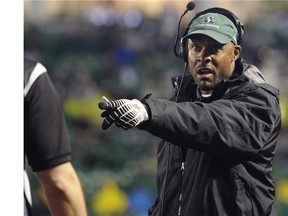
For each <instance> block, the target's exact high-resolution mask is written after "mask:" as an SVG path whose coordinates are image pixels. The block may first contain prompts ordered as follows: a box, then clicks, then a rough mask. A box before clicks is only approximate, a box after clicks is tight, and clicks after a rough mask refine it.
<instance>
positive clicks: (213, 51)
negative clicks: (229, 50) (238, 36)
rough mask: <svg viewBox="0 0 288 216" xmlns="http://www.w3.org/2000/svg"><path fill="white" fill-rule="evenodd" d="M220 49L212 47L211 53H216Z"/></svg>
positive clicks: (219, 47)
mask: <svg viewBox="0 0 288 216" xmlns="http://www.w3.org/2000/svg"><path fill="white" fill-rule="evenodd" d="M221 49H222V47H221V46H213V47H211V49H210V50H211V53H218V52H219V51H220V50H221Z"/></svg>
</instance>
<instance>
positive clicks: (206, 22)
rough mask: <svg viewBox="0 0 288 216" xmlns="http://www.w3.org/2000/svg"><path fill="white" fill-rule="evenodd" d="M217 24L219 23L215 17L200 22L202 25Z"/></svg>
mask: <svg viewBox="0 0 288 216" xmlns="http://www.w3.org/2000/svg"><path fill="white" fill-rule="evenodd" d="M215 22H217V19H216V18H215V17H213V16H207V17H204V19H203V20H201V21H200V23H201V24H212V23H215Z"/></svg>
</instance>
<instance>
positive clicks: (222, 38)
mask: <svg viewBox="0 0 288 216" xmlns="http://www.w3.org/2000/svg"><path fill="white" fill-rule="evenodd" d="M197 34H202V35H206V36H208V37H210V38H212V39H214V40H216V41H217V42H218V43H220V44H227V43H229V42H230V41H232V39H231V37H229V36H227V35H224V34H222V33H219V32H217V31H211V30H208V29H205V30H203V29H199V30H195V31H193V32H191V33H188V34H187V35H186V36H185V37H184V38H183V39H187V38H189V37H192V36H193V35H197Z"/></svg>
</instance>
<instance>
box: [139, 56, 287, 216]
mask: <svg viewBox="0 0 288 216" xmlns="http://www.w3.org/2000/svg"><path fill="white" fill-rule="evenodd" d="M278 97H279V92H278V90H277V89H275V88H274V87H272V86H270V85H269V84H267V82H266V81H265V79H264V77H263V75H262V74H261V72H260V71H259V70H258V69H257V68H256V67H255V66H252V65H247V64H245V63H243V62H242V61H240V60H239V61H238V62H237V67H236V70H235V73H234V75H233V76H231V77H229V78H228V79H226V80H222V81H221V82H220V83H219V84H217V86H216V87H215V90H214V91H213V94H212V95H211V97H209V98H202V97H201V96H200V95H199V94H198V90H197V87H196V85H195V83H194V81H193V79H192V77H191V76H187V77H185V78H184V79H183V83H182V88H181V91H180V94H179V100H178V103H176V102H174V101H173V100H172V101H168V100H161V99H147V100H145V101H144V103H145V104H146V105H147V107H148V110H149V115H150V120H149V121H147V122H145V123H143V124H142V125H140V126H139V128H140V129H143V130H146V131H148V132H150V133H151V134H153V135H155V136H158V137H160V138H162V140H161V141H160V143H159V146H158V170H157V186H158V196H157V200H156V202H155V204H154V205H153V206H152V207H151V209H150V210H149V215H150V216H177V215H181V216H216V215H217V216H220V215H221V216H240V215H241V216H266V215H269V216H272V215H274V214H275V213H274V210H273V202H274V199H275V189H274V183H273V179H272V176H271V172H272V159H273V157H274V154H275V148H276V143H277V139H278V136H279V132H280V128H281V114H280V107H279V100H278Z"/></svg>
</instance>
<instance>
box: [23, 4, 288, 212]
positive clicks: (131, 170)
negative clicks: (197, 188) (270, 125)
mask: <svg viewBox="0 0 288 216" xmlns="http://www.w3.org/2000/svg"><path fill="white" fill-rule="evenodd" d="M187 3H188V1H179V0H178V1H171V0H169V1H165V0H162V1H152V0H151V1H116V0H115V1H67V0H66V1H31V0H26V1H24V54H25V55H26V56H27V57H31V58H33V59H35V60H38V61H40V62H42V63H43V64H44V65H45V66H46V68H47V69H48V71H49V75H50V76H51V79H52V81H53V82H54V84H55V86H56V89H57V91H58V93H59V95H60V97H61V99H62V102H63V108H64V112H65V115H66V119H67V124H68V129H69V133H70V138H71V143H72V151H73V154H72V157H73V164H74V166H75V168H76V170H77V173H78V175H79V178H80V180H81V183H82V186H83V190H84V193H85V198H86V202H87V207H88V211H89V215H91V216H94V215H95V216H120V215H125V216H144V215H147V209H148V207H149V206H150V205H151V204H152V202H153V201H154V198H155V192H156V182H155V177H156V176H155V175H156V148H157V141H158V140H157V138H156V137H153V136H152V135H150V134H148V133H145V132H143V131H138V130H137V129H131V130H129V131H124V130H122V129H119V128H116V127H112V128H111V129H110V130H108V131H103V130H102V129H101V123H102V122H101V118H100V113H101V111H100V110H99V109H98V106H97V104H98V102H99V101H100V100H101V96H102V95H105V96H106V97H108V99H115V98H117V99H118V98H130V99H132V98H138V99H139V98H142V97H143V96H144V95H145V94H147V93H153V94H152V97H154V98H166V99H168V98H170V96H171V94H172V93H173V88H172V85H171V84H170V83H171V82H170V77H172V76H175V75H180V74H181V73H182V71H183V62H182V61H181V60H180V59H177V58H176V57H175V56H174V53H173V43H174V39H175V34H176V29H177V22H178V19H179V17H180V15H181V14H182V13H183V12H184V10H185V9H186V4H187ZM212 6H219V7H226V8H227V9H230V10H232V11H234V12H235V14H237V15H238V17H239V18H240V20H241V21H242V22H243V23H244V25H245V30H246V31H245V39H244V44H243V54H242V57H243V58H244V59H245V60H246V62H248V63H252V64H254V65H256V66H257V67H259V68H260V69H261V70H262V71H263V73H264V74H265V75H266V77H267V79H268V81H269V82H270V83H271V84H272V85H274V86H276V87H277V88H279V89H280V91H281V108H282V112H283V129H282V133H281V137H280V140H279V145H278V149H277V155H276V157H275V160H274V170H273V175H274V179H275V183H276V186H277V202H276V207H277V216H285V215H287V212H288V170H287V167H288V146H287V140H288V139H287V136H288V133H287V128H288V117H287V110H288V85H287V77H288V73H287V69H286V68H287V60H288V33H287V29H288V22H287V20H288V2H287V1H216V0H215V1H198V2H196V8H195V10H193V11H192V12H189V13H188V14H187V15H186V16H185V17H184V19H183V22H182V26H181V29H182V30H181V31H182V32H183V31H184V30H185V28H186V25H187V23H188V21H189V20H190V19H191V18H192V17H193V16H194V15H195V13H196V12H197V11H201V10H203V9H206V8H208V7H212ZM28 169H29V168H28ZM28 171H29V177H30V180H31V186H32V190H33V202H34V212H35V213H36V215H41V216H46V215H49V212H48V210H47V207H46V201H45V196H44V193H43V189H42V187H41V185H40V183H39V181H38V180H37V178H36V176H35V174H34V173H33V172H31V170H30V169H29V170H28ZM285 213H286V214H285Z"/></svg>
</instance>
